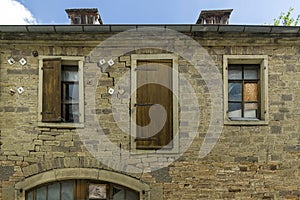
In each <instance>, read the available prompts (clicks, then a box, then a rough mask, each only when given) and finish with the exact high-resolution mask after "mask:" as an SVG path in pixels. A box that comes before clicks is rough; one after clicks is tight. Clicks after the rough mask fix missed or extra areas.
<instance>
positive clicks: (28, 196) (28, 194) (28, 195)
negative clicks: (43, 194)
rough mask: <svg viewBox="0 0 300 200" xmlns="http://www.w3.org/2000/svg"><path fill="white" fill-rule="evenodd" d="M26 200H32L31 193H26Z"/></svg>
mask: <svg viewBox="0 0 300 200" xmlns="http://www.w3.org/2000/svg"><path fill="white" fill-rule="evenodd" d="M26 200H33V192H29V193H27V199H26Z"/></svg>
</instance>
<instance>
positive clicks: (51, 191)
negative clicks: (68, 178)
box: [48, 183, 60, 200]
mask: <svg viewBox="0 0 300 200" xmlns="http://www.w3.org/2000/svg"><path fill="white" fill-rule="evenodd" d="M59 198H60V184H59V183H54V184H51V185H49V186H48V200H58V199H59Z"/></svg>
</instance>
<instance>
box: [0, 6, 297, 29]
mask: <svg viewBox="0 0 300 200" xmlns="http://www.w3.org/2000/svg"><path fill="white" fill-rule="evenodd" d="M9 1H10V2H13V1H17V2H19V3H21V4H22V5H23V6H24V7H25V8H24V9H25V10H26V9H27V11H29V12H30V13H31V17H32V18H33V19H32V20H33V21H31V23H37V24H68V23H69V20H68V18H67V15H66V13H65V11H64V10H65V9H66V8H94V7H95V8H98V10H99V12H100V15H101V18H102V20H103V22H104V24H194V23H195V21H196V20H197V18H198V16H199V13H200V11H201V10H206V9H229V8H230V9H231V8H232V9H234V10H233V13H232V15H231V19H230V23H231V24H259V25H262V24H264V23H267V24H272V23H273V19H274V18H275V17H277V16H278V15H279V14H280V12H281V11H284V12H286V11H288V9H289V8H290V7H294V8H295V11H294V13H295V16H296V13H297V14H300V2H299V0H151V1H150V0H0V15H4V14H5V13H3V12H1V7H2V10H10V12H11V11H12V10H11V8H10V9H9V8H5V7H7V5H6V4H4V2H9ZM12 9H14V8H12ZM13 13H14V15H15V17H18V14H19V15H22V12H20V11H18V10H16V11H15V12H13ZM27 15H28V13H27ZM0 17H1V16H0ZM21 17H22V16H21ZM1 18H2V17H1ZM5 20H6V22H7V23H9V21H10V20H11V23H12V18H8V17H5ZM27 21H30V20H27ZM19 23H20V22H19ZM0 24H1V21H0ZM2 24H3V23H2ZM12 24H13V23H12Z"/></svg>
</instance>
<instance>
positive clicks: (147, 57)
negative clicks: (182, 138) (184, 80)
mask: <svg viewBox="0 0 300 200" xmlns="http://www.w3.org/2000/svg"><path fill="white" fill-rule="evenodd" d="M143 60H172V70H173V71H176V72H178V56H176V55H175V54H131V92H133V91H134V90H135V89H136V87H137V73H136V70H135V69H136V67H137V63H138V61H143ZM172 90H173V102H172V103H173V133H172V134H173V140H172V142H173V147H172V148H166V149H164V148H162V149H158V150H155V149H154V150H153V149H137V148H136V141H135V138H136V124H135V123H132V122H136V115H135V113H134V114H133V113H132V112H131V109H133V108H134V104H135V102H136V96H135V95H132V97H131V101H130V108H129V109H130V113H131V121H130V127H131V136H132V137H131V140H130V147H131V148H130V149H131V153H133V154H143V153H147V154H149V153H150V154H151V153H178V152H179V133H178V114H179V112H178V102H177V100H176V99H177V98H176V96H175V94H177V95H178V94H179V93H178V73H172Z"/></svg>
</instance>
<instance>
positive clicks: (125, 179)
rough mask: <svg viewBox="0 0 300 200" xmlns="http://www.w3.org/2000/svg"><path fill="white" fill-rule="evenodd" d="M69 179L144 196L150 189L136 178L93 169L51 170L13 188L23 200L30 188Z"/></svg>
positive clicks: (26, 179) (25, 180)
mask: <svg viewBox="0 0 300 200" xmlns="http://www.w3.org/2000/svg"><path fill="white" fill-rule="evenodd" d="M71 179H90V180H99V181H106V182H110V183H115V184H118V185H122V186H124V187H127V188H130V189H132V190H135V191H137V192H140V193H141V194H145V193H148V191H150V187H149V186H148V185H147V184H145V183H143V182H142V181H140V180H138V179H136V178H133V177H131V176H127V175H124V174H121V173H117V172H112V171H108V170H103V169H93V168H64V169H53V170H50V171H46V172H42V173H39V174H36V175H33V176H30V177H28V178H25V179H24V180H23V181H21V182H19V183H17V184H16V185H15V188H16V189H17V190H18V191H17V193H18V196H19V197H20V198H19V199H20V200H25V191H27V190H29V189H31V188H34V187H36V186H38V185H41V184H45V183H50V182H55V181H61V180H71Z"/></svg>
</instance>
